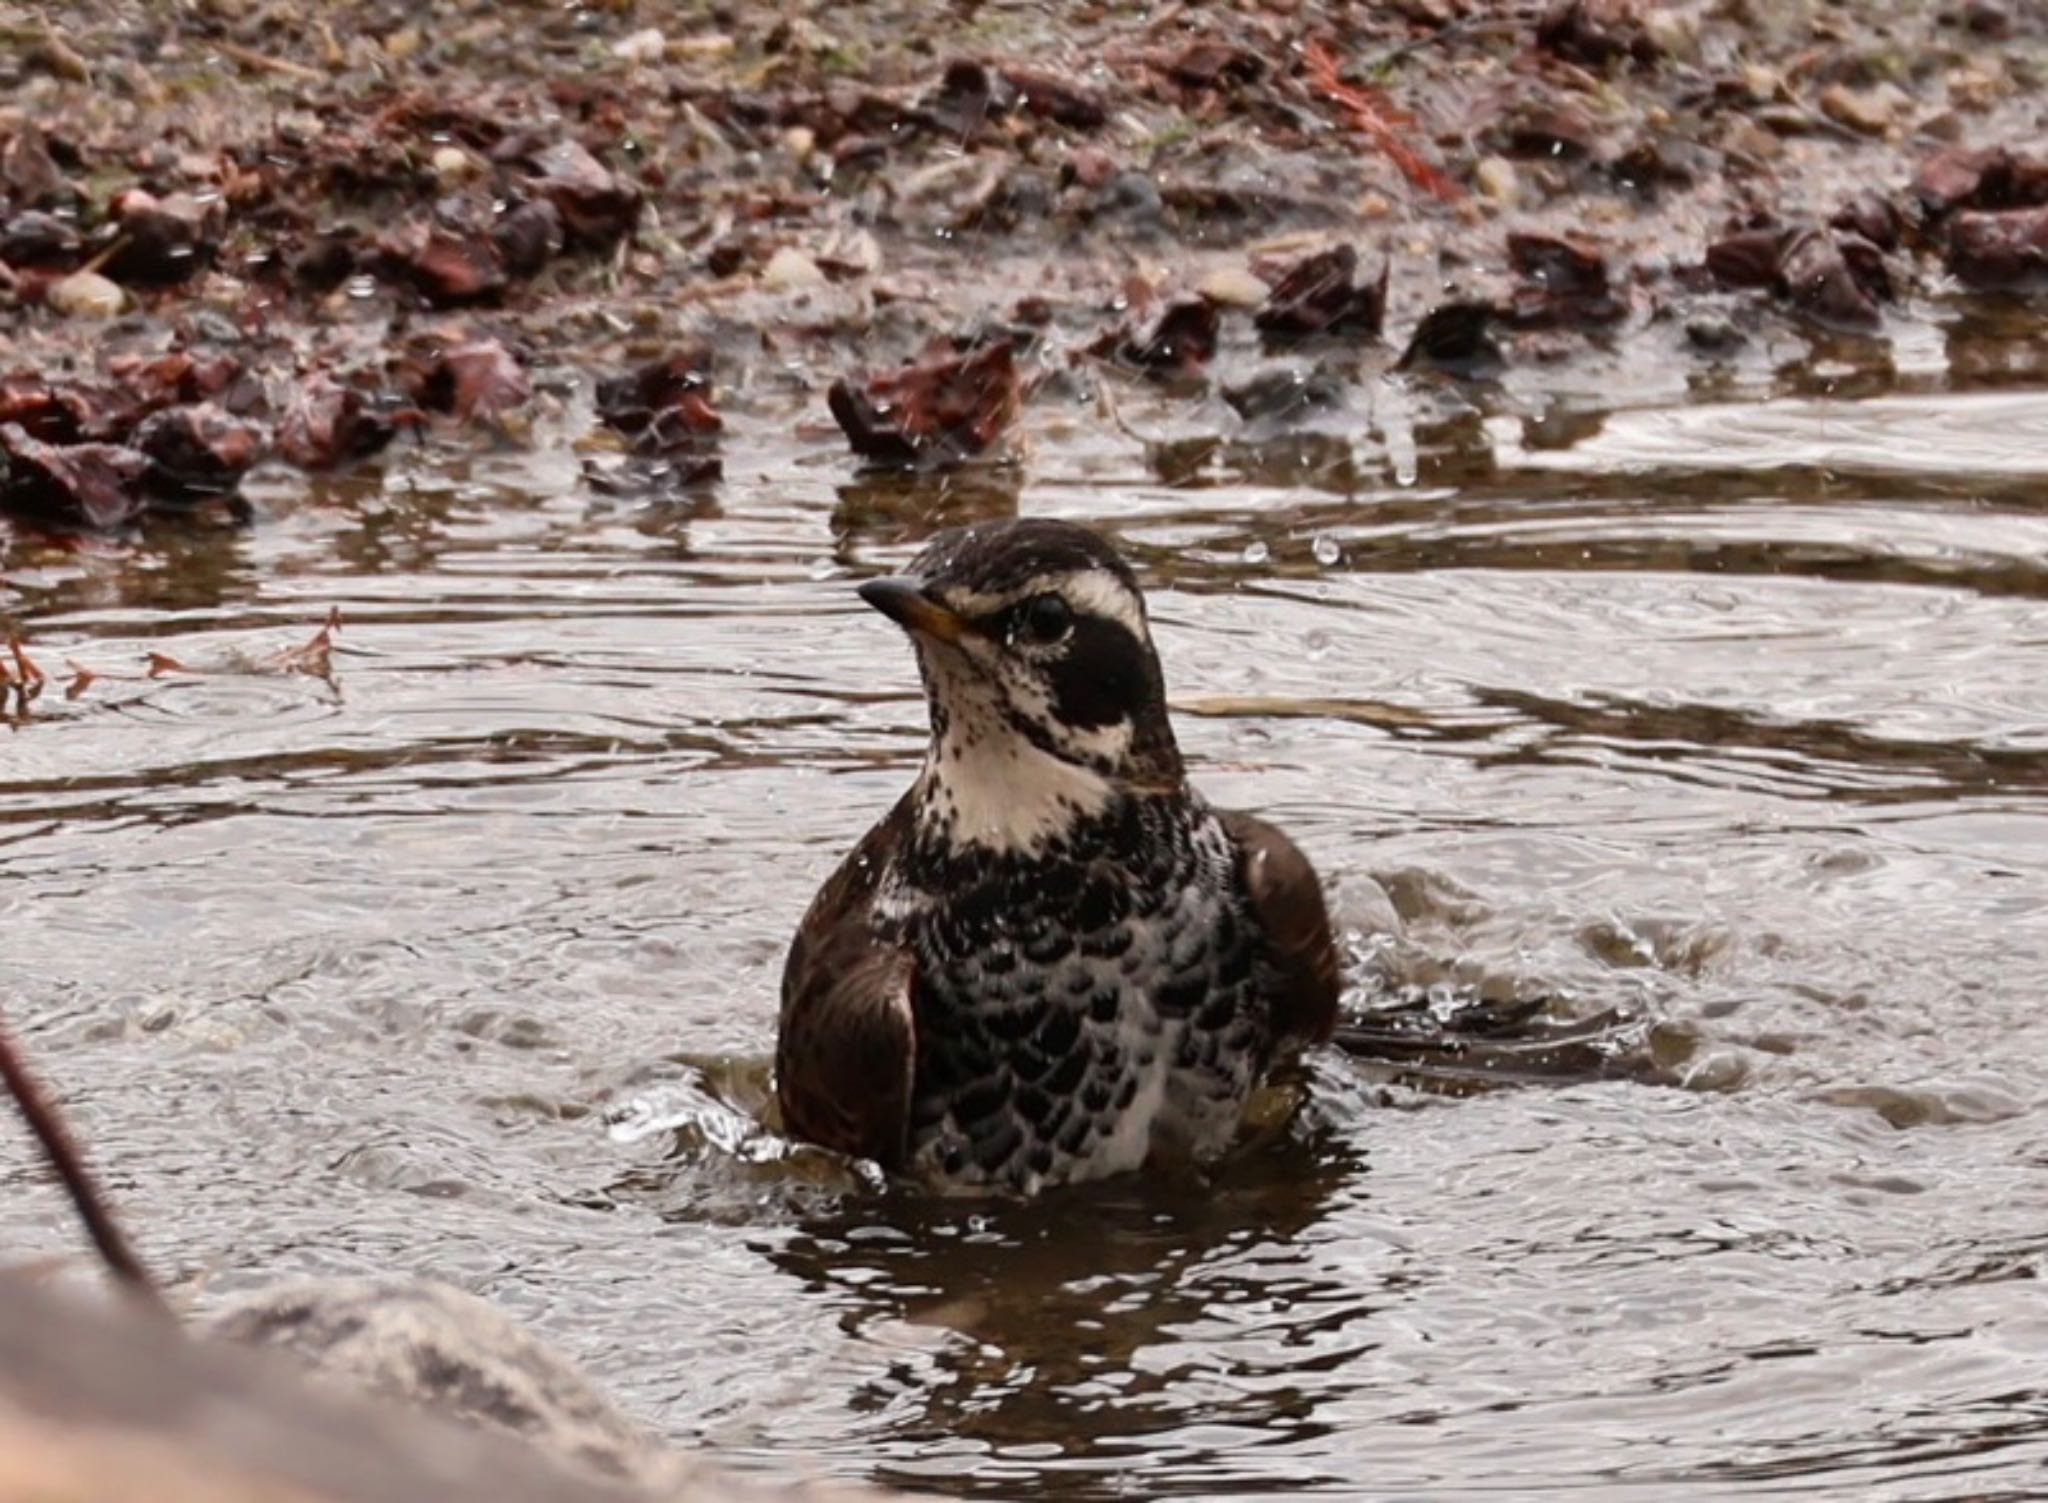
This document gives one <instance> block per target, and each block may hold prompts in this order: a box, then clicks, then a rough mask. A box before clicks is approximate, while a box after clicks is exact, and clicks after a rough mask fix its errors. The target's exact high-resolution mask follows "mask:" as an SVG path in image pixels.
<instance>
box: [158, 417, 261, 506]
mask: <svg viewBox="0 0 2048 1503" xmlns="http://www.w3.org/2000/svg"><path fill="white" fill-rule="evenodd" d="M132 442H133V443H134V445H135V447H136V448H138V449H140V450H141V451H142V452H143V453H144V454H146V455H148V456H149V461H150V470H149V473H148V475H147V476H146V477H145V478H144V484H145V485H146V486H147V487H148V488H149V490H150V491H151V493H152V494H153V495H155V496H157V497H158V498H159V499H162V500H166V501H171V502H192V501H200V500H204V499H206V498H208V497H212V496H224V495H227V494H228V493H230V492H232V491H233V490H234V489H235V487H236V486H237V485H238V484H240V483H241V479H242V476H243V475H244V474H246V473H247V472H248V471H249V469H250V468H251V467H252V466H253V465H255V464H256V462H257V461H258V460H260V459H262V458H263V455H264V451H265V450H266V448H267V447H268V437H267V435H266V434H265V433H264V432H263V430H262V429H260V428H258V427H257V426H256V425H255V424H254V423H251V422H248V421H246V420H244V419H242V418H238V417H235V416H234V415H233V414H231V413H228V412H225V411H223V410H222V409H221V408H219V407H216V406H214V405H213V404H212V403H211V402H201V403H197V404H195V405H193V406H190V407H168V408H165V409H164V410H163V411H161V412H157V413H153V414H151V415H150V416H149V417H147V418H145V419H143V421H142V422H141V423H140V424H139V425H138V426H137V427H136V429H135V435H134V438H133V440H132Z"/></svg>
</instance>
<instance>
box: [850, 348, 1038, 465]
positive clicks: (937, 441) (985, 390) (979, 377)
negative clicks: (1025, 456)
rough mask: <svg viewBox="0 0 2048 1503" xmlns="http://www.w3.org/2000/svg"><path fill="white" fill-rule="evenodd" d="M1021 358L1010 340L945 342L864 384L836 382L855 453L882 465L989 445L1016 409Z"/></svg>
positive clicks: (931, 459) (950, 458)
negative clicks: (953, 345) (958, 345)
mask: <svg viewBox="0 0 2048 1503" xmlns="http://www.w3.org/2000/svg"><path fill="white" fill-rule="evenodd" d="M1020 384H1021V383H1020V381H1019V377H1018V373H1017V365H1016V357H1015V355H1014V354H1013V353H1012V352H1011V349H1010V345H1009V343H1008V342H1007V341H1005V340H995V341H991V342H987V343H982V344H979V345H973V346H970V347H969V348H967V349H966V350H964V351H956V350H952V349H946V350H944V351H943V352H941V353H937V354H934V355H932V356H929V357H928V358H926V359H925V360H923V361H920V362H918V363H916V364H912V365H907V366H904V367H903V368H902V369H901V370H896V371H891V372H888V373H886V374H883V375H878V376H871V377H869V378H868V379H867V380H866V381H865V382H864V383H862V384H861V385H859V386H856V385H854V384H853V383H852V382H850V381H846V380H839V381H835V382H833V383H832V389H831V391H830V392H829V393H828V396H827V401H828V403H829V405H830V407H831V409H832V416H833V417H834V418H835V419H837V420H838V423H839V426H840V428H841V429H842V430H843V431H844V432H845V434H846V438H847V442H848V443H850V444H851V445H852V446H853V450H854V452H855V453H856V454H859V455H861V456H862V457H863V458H866V459H871V460H874V461H876V462H877V463H881V464H891V465H948V464H957V463H959V462H960V461H962V460H964V459H968V458H971V457H972V456H974V455H976V454H979V453H981V452H983V451H984V450H985V449H987V448H988V447H989V446H990V445H991V444H993V443H994V442H995V441H996V439H997V438H999V437H1000V436H1001V435H1002V433H1003V431H1004V430H1005V429H1006V428H1008V426H1009V424H1010V422H1011V420H1012V419H1013V418H1014V417H1015V416H1016V412H1017V407H1018V404H1019V401H1020V399H1021V391H1020Z"/></svg>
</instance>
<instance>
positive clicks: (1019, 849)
mask: <svg viewBox="0 0 2048 1503" xmlns="http://www.w3.org/2000/svg"><path fill="white" fill-rule="evenodd" d="M919 783H920V785H921V787H922V788H923V790H924V797H923V799H922V800H921V801H920V802H921V803H922V805H923V809H924V814H923V817H924V818H925V819H927V820H931V821H943V822H944V823H945V824H947V825H948V826H949V827H950V830H951V833H952V837H953V839H954V840H955V841H958V842H960V843H962V844H968V845H977V846H981V847H983V848H985V849H987V850H990V851H997V852H1002V853H1004V854H1013V855H1024V856H1029V855H1035V854H1036V853H1037V852H1039V851H1041V850H1043V849H1044V848H1045V846H1046V845H1047V844H1048V843H1049V842H1050V841H1052V840H1054V839H1055V838H1057V837H1058V836H1060V835H1062V834H1064V833H1065V832H1066V831H1067V830H1068V829H1069V828H1070V827H1071V826H1072V825H1073V823H1074V822H1075V821H1076V820H1078V819H1082V818H1085V817H1087V816H1089V815H1094V814H1099V813H1101V812H1102V811H1103V809H1105V808H1106V807H1108V804H1109V801H1110V798H1111V796H1112V794H1113V793H1114V791H1115V790H1114V788H1113V786H1112V785H1111V783H1110V781H1109V779H1108V778H1105V777H1104V776H1103V775H1102V774H1101V773H1099V772H1096V771H1094V770H1092V769H1090V768H1086V767H1081V766H1077V765H1076V764H1074V763H1072V762H1066V761H1062V760H1061V759H1060V758H1058V757H1055V756H1054V755H1053V754H1052V753H1050V752H1048V751H1044V750H1041V749H1040V748H1039V747H1037V746H1034V745H1033V744H1032V743H1031V742H1030V741H1029V740H1027V739H1026V738H1024V737H1023V736H1020V735H1017V734H1015V733H1014V732H1011V731H1009V730H1008V729H1007V728H1003V729H1002V730H992V729H991V728H988V727H985V726H983V727H972V728H962V727H960V726H957V725H956V726H951V727H948V729H947V732H946V734H945V736H944V737H942V738H941V739H939V740H937V741H934V742H933V743H932V747H931V750H930V751H929V752H928V753H926V755H925V763H924V773H923V776H922V777H921V778H920V779H919Z"/></svg>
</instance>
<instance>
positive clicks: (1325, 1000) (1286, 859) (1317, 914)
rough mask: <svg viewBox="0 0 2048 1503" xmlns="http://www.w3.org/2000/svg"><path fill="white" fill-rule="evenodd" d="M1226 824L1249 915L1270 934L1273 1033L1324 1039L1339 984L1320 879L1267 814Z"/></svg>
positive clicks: (1282, 1037) (1229, 816)
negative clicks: (1247, 898)
mask: <svg viewBox="0 0 2048 1503" xmlns="http://www.w3.org/2000/svg"><path fill="white" fill-rule="evenodd" d="M1223 822H1224V825H1225V827H1226V828H1228V829H1229V831H1230V835H1231V838H1232V839H1233V840H1234V841H1235V842H1236V843H1237V848H1238V853H1239V859H1240V862H1241V870H1242V873H1243V877H1244V884H1245V889H1246V891H1247V892H1248V893H1249V895H1250V898H1251V907H1252V914H1253V917H1254V918H1256V919H1257V921H1258V925H1259V929H1260V932H1261V933H1262V934H1263V935H1264V937H1265V944H1266V956H1267V963H1268V965H1269V966H1270V967H1271V969H1272V972H1273V976H1274V987H1273V995H1272V1007H1273V1033H1274V1037H1275V1039H1276V1041H1277V1042H1279V1043H1280V1044H1282V1045H1285V1044H1287V1043H1290V1042H1292V1043H1303V1042H1309V1043H1322V1042H1323V1041H1324V1040H1326V1039H1328V1038H1329V1036H1330V1032H1331V1030H1332V1029H1333V1028H1335V1027H1336V1026H1337V996H1338V993H1339V991H1340V990H1341V989H1342V982H1341V979H1340V975H1339V967H1338V962H1337V942H1336V940H1335V938H1333V937H1332V935H1331V933H1330V912H1329V909H1328V908H1327V907H1326V906H1325V905H1324V902H1323V884H1322V881H1321V879H1320V878H1318V877H1317V876H1316V869H1315V868H1314V867H1313V866H1311V865H1310V864H1309V859H1308V857H1306V856H1304V855H1303V854H1302V853H1301V849H1300V848H1299V847H1298V846H1296V845H1295V843H1294V842H1293V841H1291V840H1289V839H1288V838H1287V837H1286V836H1285V835H1283V834H1281V833H1280V831H1278V830H1276V829H1275V828H1274V827H1273V826H1271V825H1269V824H1267V823H1266V822H1265V821H1264V820H1262V819H1258V818H1256V817H1254V816H1253V815H1250V814H1243V813H1237V812H1231V811H1226V812H1225V813H1224V814H1223Z"/></svg>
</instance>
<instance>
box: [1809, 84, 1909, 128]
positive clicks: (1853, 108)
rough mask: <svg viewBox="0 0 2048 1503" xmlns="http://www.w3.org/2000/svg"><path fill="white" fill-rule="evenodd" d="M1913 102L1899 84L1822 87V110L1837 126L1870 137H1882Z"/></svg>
mask: <svg viewBox="0 0 2048 1503" xmlns="http://www.w3.org/2000/svg"><path fill="white" fill-rule="evenodd" d="M1912 102H1913V101H1912V100H1911V99H1910V98H1909V97H1908V96H1907V94H1906V91H1905V90H1904V89H1901V88H1900V87H1899V86H1898V85H1897V84H1879V85H1878V86H1877V87H1876V88H1874V89H1851V88H1845V87H1844V86H1843V85H1841V84H1835V85H1833V86H1832V87H1830V88H1826V89H1823V90H1821V95H1820V109H1821V113H1822V114H1824V115H1826V116H1827V117H1828V118H1829V119H1830V120H1832V121H1834V122H1835V123H1836V124H1837V125H1846V126H1848V127H1849V129H1851V130H1853V131H1856V132H1858V133H1859V134H1862V135H1866V136H1881V135H1883V134H1884V133H1885V132H1886V131H1888V130H1890V129H1891V127H1892V124H1893V122H1894V121H1896V120H1897V119H1898V118H1899V116H1900V115H1901V114H1903V113H1904V111H1905V110H1906V108H1907V106H1908V105H1910V104H1911V103H1912Z"/></svg>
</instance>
